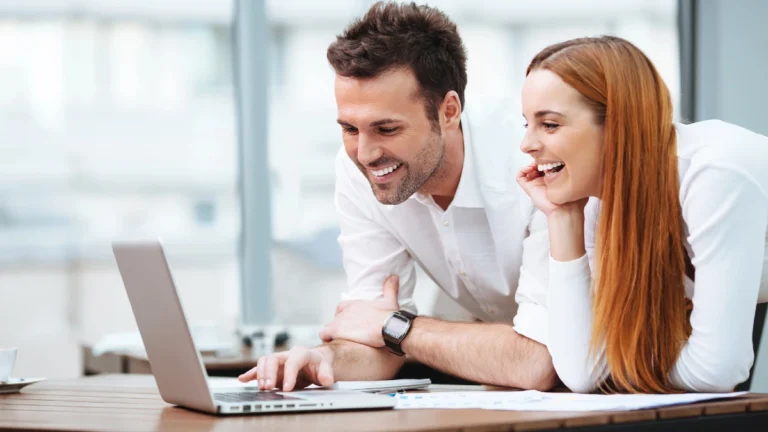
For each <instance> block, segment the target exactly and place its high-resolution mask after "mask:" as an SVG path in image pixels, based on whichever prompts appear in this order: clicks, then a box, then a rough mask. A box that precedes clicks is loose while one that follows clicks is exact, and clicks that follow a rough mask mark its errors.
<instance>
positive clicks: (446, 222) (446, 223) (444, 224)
mask: <svg viewBox="0 0 768 432" xmlns="http://www.w3.org/2000/svg"><path fill="white" fill-rule="evenodd" d="M450 224H451V223H450V222H448V221H445V222H443V226H448V225H450Z"/></svg>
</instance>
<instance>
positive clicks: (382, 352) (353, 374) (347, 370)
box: [316, 340, 405, 381]
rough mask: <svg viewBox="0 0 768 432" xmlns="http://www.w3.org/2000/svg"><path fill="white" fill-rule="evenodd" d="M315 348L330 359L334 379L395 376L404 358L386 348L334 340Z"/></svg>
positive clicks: (370, 379)
mask: <svg viewBox="0 0 768 432" xmlns="http://www.w3.org/2000/svg"><path fill="white" fill-rule="evenodd" d="M316 349H318V350H320V351H321V352H322V353H323V354H324V355H326V356H327V358H328V359H330V361H331V364H332V366H333V375H334V379H335V380H336V381H378V380H388V379H392V378H394V377H395V375H396V374H397V372H398V371H399V370H400V367H401V366H402V365H403V363H404V361H405V359H404V358H403V357H399V356H396V355H394V354H392V353H390V352H389V351H388V350H387V349H386V348H371V347H369V346H368V345H362V344H359V343H356V342H350V341H346V340H335V341H333V342H330V343H327V344H323V345H321V346H319V347H317V348H316Z"/></svg>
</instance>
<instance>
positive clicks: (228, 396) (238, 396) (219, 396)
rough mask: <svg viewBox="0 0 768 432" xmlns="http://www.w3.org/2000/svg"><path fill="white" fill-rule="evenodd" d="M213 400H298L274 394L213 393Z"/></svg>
mask: <svg viewBox="0 0 768 432" xmlns="http://www.w3.org/2000/svg"><path fill="white" fill-rule="evenodd" d="M213 398H214V399H216V400H217V401H220V402H264V401H283V400H300V398H295V397H290V396H283V395H281V394H277V393H275V392H228V393H214V394H213Z"/></svg>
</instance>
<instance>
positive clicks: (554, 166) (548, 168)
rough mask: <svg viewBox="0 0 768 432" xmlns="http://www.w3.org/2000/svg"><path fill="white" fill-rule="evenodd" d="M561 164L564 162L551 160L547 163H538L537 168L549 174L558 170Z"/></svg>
mask: <svg viewBox="0 0 768 432" xmlns="http://www.w3.org/2000/svg"><path fill="white" fill-rule="evenodd" d="M563 166H565V164H564V163H562V162H552V163H548V164H540V165H538V169H539V171H541V172H543V173H545V174H551V173H555V172H557V171H560V167H563Z"/></svg>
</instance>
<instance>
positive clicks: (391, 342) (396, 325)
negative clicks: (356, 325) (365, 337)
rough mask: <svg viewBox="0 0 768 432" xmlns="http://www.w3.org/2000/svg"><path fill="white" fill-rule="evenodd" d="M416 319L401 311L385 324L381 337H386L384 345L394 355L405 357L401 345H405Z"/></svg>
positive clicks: (394, 313) (390, 317) (410, 314)
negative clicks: (404, 341) (404, 340)
mask: <svg viewBox="0 0 768 432" xmlns="http://www.w3.org/2000/svg"><path fill="white" fill-rule="evenodd" d="M415 318H416V315H414V314H412V313H410V312H408V311H404V310H401V311H397V312H392V315H390V316H389V318H388V319H387V322H385V323H384V327H382V328H381V335H382V336H383V337H384V344H385V345H386V346H387V348H389V350H390V351H391V352H392V353H393V354H397V355H399V356H402V355H405V353H404V352H403V349H402V348H401V347H400V344H402V343H403V339H405V337H406V336H407V335H408V332H409V331H410V330H411V324H412V323H413V320H414V319H415Z"/></svg>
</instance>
